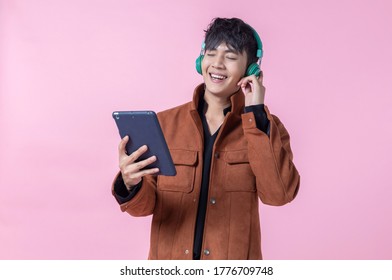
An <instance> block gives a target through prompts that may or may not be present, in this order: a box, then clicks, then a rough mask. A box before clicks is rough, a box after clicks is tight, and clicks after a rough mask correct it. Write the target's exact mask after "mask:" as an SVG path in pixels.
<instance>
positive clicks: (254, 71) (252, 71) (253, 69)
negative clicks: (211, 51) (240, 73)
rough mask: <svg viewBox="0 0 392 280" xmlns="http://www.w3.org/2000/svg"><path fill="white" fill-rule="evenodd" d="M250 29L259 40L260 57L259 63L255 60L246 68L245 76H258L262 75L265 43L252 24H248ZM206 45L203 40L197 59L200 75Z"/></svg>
mask: <svg viewBox="0 0 392 280" xmlns="http://www.w3.org/2000/svg"><path fill="white" fill-rule="evenodd" d="M248 26H249V27H250V29H252V31H253V36H254V37H255V40H256V42H257V53H256V57H257V58H258V61H257V63H256V62H253V63H251V64H250V65H249V66H248V68H247V69H246V73H245V76H251V75H255V76H257V77H259V76H260V73H261V70H260V61H261V58H262V57H263V43H262V42H261V39H260V36H259V34H257V32H256V30H254V29H253V28H252V27H251V26H250V25H248ZM205 46H206V44H205V43H204V42H203V44H202V45H201V51H200V55H199V57H198V58H197V59H196V71H197V73H199V74H200V75H202V70H201V62H202V60H203V58H204V51H205Z"/></svg>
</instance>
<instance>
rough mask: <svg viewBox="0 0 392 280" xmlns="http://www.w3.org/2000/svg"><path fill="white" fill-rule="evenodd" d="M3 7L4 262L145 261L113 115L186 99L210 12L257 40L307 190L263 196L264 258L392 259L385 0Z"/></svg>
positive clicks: (0, 185) (144, 227) (145, 232)
mask: <svg viewBox="0 0 392 280" xmlns="http://www.w3.org/2000/svg"><path fill="white" fill-rule="evenodd" d="M153 3H154V4H152V2H151V1H142V0H133V1H130V0H116V1H108V0H100V1H93V0H78V1H76V0H71V1H49V0H37V1H33V2H32V1H26V0H14V1H6V0H0V259H145V258H147V254H148V246H149V230H150V217H146V218H133V217H130V216H128V215H127V214H123V213H121V212H120V210H119V207H118V205H117V203H116V202H115V200H114V199H113V198H112V196H111V193H110V186H111V182H112V179H113V177H114V175H115V173H116V172H117V171H118V163H117V145H118V142H119V136H118V132H117V129H116V127H115V124H114V121H113V120H112V118H111V113H112V111H114V110H138V109H152V110H155V111H160V110H163V109H167V108H170V107H173V106H176V105H179V104H182V103H184V102H187V101H189V100H190V99H191V96H192V92H193V89H194V87H195V86H196V85H197V84H198V83H200V82H201V81H202V78H201V76H200V75H198V74H197V73H196V71H195V69H194V61H195V59H196V57H197V55H198V54H199V51H200V45H201V42H202V40H203V35H204V33H203V29H205V28H206V27H207V25H208V24H209V22H210V21H211V19H212V18H214V17H217V16H220V17H240V18H242V19H244V20H245V21H246V22H248V23H249V24H251V25H252V26H253V27H254V28H255V29H256V30H257V31H258V32H259V34H260V36H261V38H262V40H263V43H264V51H265V57H264V59H263V63H262V68H263V70H264V76H265V78H264V83H265V86H266V88H267V95H266V104H267V105H268V106H269V108H270V110H271V112H273V113H274V114H276V115H278V116H279V117H280V119H281V120H282V121H283V122H284V124H285V126H286V127H287V129H288V130H289V132H290V134H291V139H292V142H291V144H292V149H293V151H294V159H295V163H296V165H297V167H298V170H299V171H300V174H301V189H300V192H299V195H298V197H297V198H296V200H294V202H292V203H291V204H289V205H286V206H283V207H270V206H265V205H262V206H261V208H260V213H261V222H262V239H263V253H264V257H265V258H266V259H391V258H392V237H391V236H392V224H391V215H392V203H391V197H392V183H391V182H392V180H391V179H392V176H391V174H392V172H391V171H390V169H391V167H392V164H391V163H392V162H391V155H392V153H391V150H392V149H391V142H392V131H391V130H392V125H391V124H390V121H391V120H392V110H391V105H392V104H391V103H392V97H391V94H392V70H391V65H392V52H391V49H392V29H391V28H390V26H392V18H391V16H390V11H391V10H392V4H391V2H390V1H388V0H384V1H381V0H362V1H361V0H359V1H354V0H339V1H337V0H333V1H328V2H325V3H319V4H316V2H315V1H310V0H299V1H289V0H279V1H264V0H257V1H242V2H241V3H238V4H237V6H236V5H233V4H230V5H229V4H228V2H227V1H222V0H216V1H207V0H198V1H174V0H167V1H155V2H153Z"/></svg>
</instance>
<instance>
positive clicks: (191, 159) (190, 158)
mask: <svg viewBox="0 0 392 280" xmlns="http://www.w3.org/2000/svg"><path fill="white" fill-rule="evenodd" d="M170 154H171V157H172V159H173V162H174V164H175V165H190V166H194V165H196V161H197V152H196V151H188V150H170Z"/></svg>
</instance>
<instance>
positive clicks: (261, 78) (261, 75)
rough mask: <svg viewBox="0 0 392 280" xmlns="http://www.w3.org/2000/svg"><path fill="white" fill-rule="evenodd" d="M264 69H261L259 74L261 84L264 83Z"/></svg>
mask: <svg viewBox="0 0 392 280" xmlns="http://www.w3.org/2000/svg"><path fill="white" fill-rule="evenodd" d="M263 77H264V76H263V71H261V72H260V76H259V78H258V79H257V80H258V81H259V83H260V85H262V84H263Z"/></svg>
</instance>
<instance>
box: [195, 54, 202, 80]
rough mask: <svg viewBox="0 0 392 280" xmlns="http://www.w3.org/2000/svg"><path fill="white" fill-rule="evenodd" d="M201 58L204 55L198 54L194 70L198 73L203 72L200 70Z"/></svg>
mask: <svg viewBox="0 0 392 280" xmlns="http://www.w3.org/2000/svg"><path fill="white" fill-rule="evenodd" d="M203 58H204V55H199V57H198V58H197V59H196V71H197V73H199V74H200V75H202V74H203V72H202V70H201V62H202V60H203Z"/></svg>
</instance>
